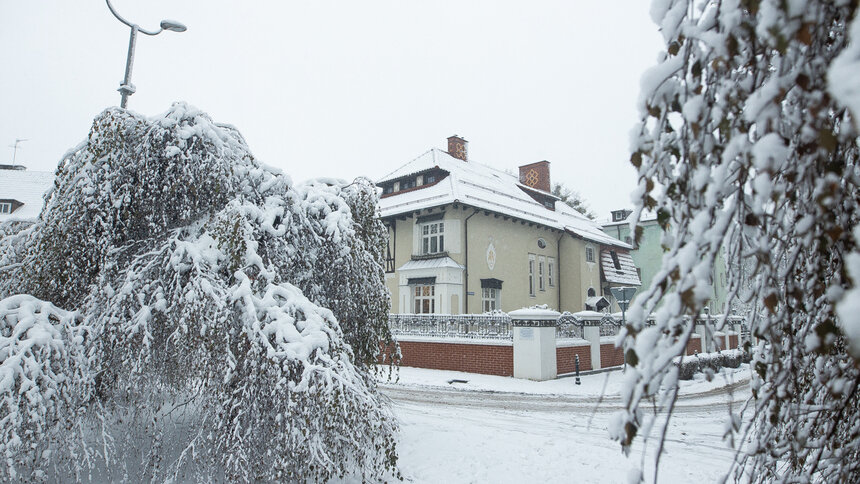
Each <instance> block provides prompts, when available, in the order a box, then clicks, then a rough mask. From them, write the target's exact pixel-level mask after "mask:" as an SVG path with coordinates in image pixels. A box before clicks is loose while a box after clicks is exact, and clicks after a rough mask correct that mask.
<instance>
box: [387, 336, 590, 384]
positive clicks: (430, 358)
mask: <svg viewBox="0 0 860 484" xmlns="http://www.w3.org/2000/svg"><path fill="white" fill-rule="evenodd" d="M399 343H400V353H401V355H402V356H401V360H400V364H401V365H402V366H412V367H416V368H430V369H433V370H453V371H465V372H468V373H480V374H483V375H498V376H513V374H514V347H513V345H512V344H510V343H507V344H505V342H501V341H499V342H494V343H495V344H491V343H487V344H485V343H483V342H480V343H474V342H456V343H453V342H447V341H446V342H440V341H438V340H436V341H420V340H418V341H403V340H401V341H399ZM586 349H587V348H586ZM580 358H581V357H580Z"/></svg>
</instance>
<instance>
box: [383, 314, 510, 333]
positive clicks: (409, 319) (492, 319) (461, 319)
mask: <svg viewBox="0 0 860 484" xmlns="http://www.w3.org/2000/svg"><path fill="white" fill-rule="evenodd" d="M388 325H389V327H390V328H391V333H392V334H393V335H394V336H395V337H397V336H400V335H409V336H429V337H438V338H475V339H513V333H512V331H511V318H510V316H508V315H507V314H505V313H498V314H456V315H455V314H392V315H390V317H389V320H388Z"/></svg>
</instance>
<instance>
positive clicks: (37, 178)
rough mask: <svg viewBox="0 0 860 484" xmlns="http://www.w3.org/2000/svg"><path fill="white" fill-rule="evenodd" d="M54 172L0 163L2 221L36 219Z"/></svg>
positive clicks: (51, 184)
mask: <svg viewBox="0 0 860 484" xmlns="http://www.w3.org/2000/svg"><path fill="white" fill-rule="evenodd" d="M53 186H54V174H53V173H50V172H46V171H29V170H27V169H26V168H25V167H23V166H21V165H0V222H6V221H34V220H36V219H37V218H39V213H40V212H41V211H42V206H43V205H44V203H45V202H44V199H43V198H42V197H43V196H44V195H45V193H46V192H47V191H48V190H49V189H50V188H51V187H53Z"/></svg>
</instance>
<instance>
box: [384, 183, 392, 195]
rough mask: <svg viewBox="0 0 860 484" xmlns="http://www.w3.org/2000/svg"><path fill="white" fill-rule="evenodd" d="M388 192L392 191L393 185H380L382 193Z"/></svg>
mask: <svg viewBox="0 0 860 484" xmlns="http://www.w3.org/2000/svg"><path fill="white" fill-rule="evenodd" d="M389 193H394V185H385V186H383V187H382V194H383V195H387V194H389Z"/></svg>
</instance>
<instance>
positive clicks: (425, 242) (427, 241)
mask: <svg viewBox="0 0 860 484" xmlns="http://www.w3.org/2000/svg"><path fill="white" fill-rule="evenodd" d="M439 252H445V222H443V221H439V222H432V223H428V224H424V225H422V226H421V254H438V253H439Z"/></svg>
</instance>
